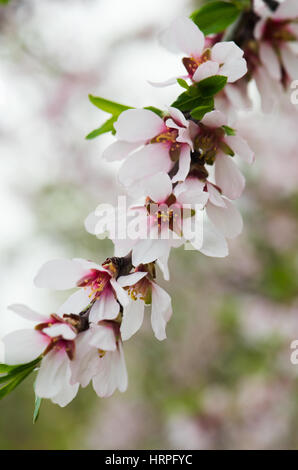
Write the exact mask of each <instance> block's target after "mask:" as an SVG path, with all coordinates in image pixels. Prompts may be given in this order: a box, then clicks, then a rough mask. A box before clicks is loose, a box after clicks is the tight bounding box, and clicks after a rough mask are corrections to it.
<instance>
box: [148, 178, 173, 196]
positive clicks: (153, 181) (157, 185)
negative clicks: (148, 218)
mask: <svg viewBox="0 0 298 470" xmlns="http://www.w3.org/2000/svg"><path fill="white" fill-rule="evenodd" d="M144 188H145V189H144V193H145V194H146V196H149V197H150V198H151V199H152V201H154V202H165V201H166V199H167V198H168V197H169V195H170V194H171V193H172V182H171V178H170V177H169V175H168V174H167V173H157V174H156V175H153V176H150V178H148V179H147V180H146V181H145V182H144Z"/></svg>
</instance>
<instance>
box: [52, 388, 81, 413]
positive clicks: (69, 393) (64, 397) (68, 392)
mask: <svg viewBox="0 0 298 470" xmlns="http://www.w3.org/2000/svg"><path fill="white" fill-rule="evenodd" d="M79 386H80V385H79V384H75V385H70V384H68V383H66V384H64V387H63V389H62V390H60V392H59V393H58V394H57V395H55V396H54V397H52V402H53V403H55V404H56V405H59V406H61V407H62V408H64V407H65V406H66V405H68V404H69V403H70V402H71V401H72V400H73V399H74V398H75V396H76V395H77V393H78V390H79Z"/></svg>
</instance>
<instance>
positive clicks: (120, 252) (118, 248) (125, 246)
mask: <svg viewBox="0 0 298 470" xmlns="http://www.w3.org/2000/svg"><path fill="white" fill-rule="evenodd" d="M113 243H114V255H115V256H119V257H121V256H126V255H127V254H128V253H129V252H130V251H131V250H132V248H133V246H134V245H135V243H136V240H130V239H129V238H127V239H124V240H118V239H117V240H113Z"/></svg>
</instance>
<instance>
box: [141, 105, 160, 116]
mask: <svg viewBox="0 0 298 470" xmlns="http://www.w3.org/2000/svg"><path fill="white" fill-rule="evenodd" d="M144 109H148V110H149V111H152V112H153V113H155V114H157V116H159V117H161V118H162V117H163V111H162V110H161V109H158V108H155V106H146V107H145V108H144Z"/></svg>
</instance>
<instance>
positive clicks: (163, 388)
mask: <svg viewBox="0 0 298 470" xmlns="http://www.w3.org/2000/svg"><path fill="white" fill-rule="evenodd" d="M198 4H199V2H197V5H198ZM140 5H141V8H140ZM194 5H195V2H190V1H189V2H188V1H182V0H179V1H178V0H164V1H163V2H162V3H161V2H159V1H158V0H151V1H150V2H147V1H141V2H140V1H136V0H127V1H125V2H124V1H123V0H72V1H66V0H65V1H62V2H61V1H57V0H54V1H53V0H51V1H50V0H43V1H40V0H39V1H37V0H28V1H25V2H18V1H17V0H15V1H14V0H12V1H11V2H10V3H9V5H7V6H5V7H4V6H0V39H1V41H0V54H1V57H0V69H1V73H0V77H1V78H0V87H1V89H0V91H1V93H0V95H1V98H0V99H1V104H2V106H1V108H2V113H1V114H2V118H1V121H0V135H1V142H0V147H1V162H0V165H1V176H0V177H1V185H0V187H1V188H0V193H1V201H2V204H3V210H2V219H3V229H2V231H1V232H2V233H1V266H2V272H1V300H0V302H1V313H0V315H1V326H0V336H2V335H4V334H5V333H7V332H8V331H11V330H12V329H15V328H17V327H19V326H20V322H19V320H18V319H17V318H15V317H14V315H13V314H12V313H10V314H9V313H8V312H7V310H6V306H7V305H9V304H10V303H14V302H23V303H28V304H29V305H30V306H31V307H32V308H35V309H37V310H38V309H41V310H43V311H45V312H51V311H54V310H55V308H56V307H57V305H59V303H61V302H62V301H63V299H64V298H65V296H66V294H65V293H63V292H62V293H58V294H57V293H53V292H50V291H47V292H41V291H39V290H38V289H35V288H34V287H33V286H32V278H33V277H34V274H35V273H36V271H37V269H38V268H39V266H40V265H41V264H42V263H43V262H45V261H46V260H48V259H51V258H55V257H60V256H66V257H85V258H88V259H93V260H95V261H99V262H100V261H101V260H103V259H105V258H106V257H107V256H110V255H111V253H112V244H111V243H110V242H109V241H108V240H104V241H100V240H97V239H96V238H95V237H92V236H91V235H89V234H88V233H86V232H85V230H84V225H83V221H84V218H85V217H86V216H87V215H88V213H89V212H91V210H93V209H94V208H95V207H96V205H97V204H98V203H99V202H114V201H115V200H116V196H117V194H120V193H121V188H120V187H119V186H118V185H117V181H116V176H115V175H116V168H117V166H116V165H115V166H114V167H112V168H110V166H108V165H105V164H104V162H102V161H101V158H100V154H101V152H102V150H103V149H104V147H105V146H106V145H107V144H108V143H109V142H110V141H111V140H112V138H111V137H109V136H104V137H102V138H101V139H96V140H94V141H90V142H88V141H85V140H84V136H85V135H86V134H87V133H88V132H90V131H91V130H92V129H94V128H96V127H98V126H99V125H100V123H101V122H103V121H104V119H105V116H104V114H103V113H101V112H100V111H99V110H97V109H96V108H94V107H92V105H91V104H90V103H89V102H88V98H87V96H88V93H92V94H95V95H96V94H97V95H101V96H105V97H107V98H110V99H115V100H116V101H120V102H124V103H126V104H130V105H132V106H138V105H139V106H146V105H155V106H159V107H163V106H164V105H166V104H168V103H169V102H171V100H172V101H173V98H174V97H175V95H176V94H177V93H178V88H176V87H175V86H174V87H171V88H169V89H165V90H160V89H152V88H151V87H150V86H149V85H148V84H147V82H146V80H147V79H151V80H154V79H156V80H162V79H166V78H168V77H169V76H174V75H175V74H176V73H177V68H179V64H178V65H177V62H178V61H177V58H176V57H175V56H171V54H168V53H167V52H165V51H162V50H160V48H159V46H158V44H157V41H156V35H157V33H158V31H159V30H160V29H162V28H163V27H165V26H166V25H167V24H168V23H169V22H170V21H171V19H173V18H175V17H176V16H177V15H179V14H189V13H190V12H191V11H192V10H193V9H194ZM252 93H255V91H254V90H252ZM256 101H258V100H257V99H256ZM288 101H289V100H288V98H287V97H284V98H283V99H282V102H281V104H280V107H279V108H278V109H277V110H276V111H275V113H274V114H273V115H271V116H266V118H265V117H264V116H263V115H262V114H261V113H260V111H259V109H258V105H256V106H255V109H254V110H252V111H249V112H246V113H244V114H243V115H241V116H239V123H238V125H239V127H240V129H241V131H242V133H243V135H244V136H246V137H247V138H248V139H249V141H250V144H251V146H252V147H253V148H254V149H255V151H256V160H257V161H256V164H255V165H254V167H253V168H251V169H249V171H247V168H245V170H246V176H247V186H246V190H245V193H244V195H243V197H242V199H241V201H240V209H241V211H242V213H243V217H244V222H245V228H244V232H243V234H242V235H241V236H240V237H239V238H238V239H237V240H233V241H232V242H231V243H230V252H231V253H230V256H229V257H228V258H226V259H218V260H216V259H212V258H207V257H205V256H204V255H201V254H200V253H197V252H192V251H184V250H183V248H182V249H178V250H176V251H174V252H172V256H171V259H170V272H171V281H170V282H169V283H165V282H164V281H161V283H162V285H163V286H164V287H165V288H166V289H167V290H168V292H169V293H170V294H171V296H172V301H173V307H174V315H173V317H172V319H171V321H170V323H169V325H168V328H167V335H168V339H167V340H166V341H164V342H158V341H157V340H156V339H155V338H154V336H153V333H152V331H151V327H150V321H149V320H150V319H149V315H147V316H146V321H145V323H144V325H143V328H142V330H141V331H140V332H139V333H138V334H137V335H136V336H134V337H133V338H132V339H131V340H130V341H128V342H127V343H125V354H126V360H127V368H128V372H129V388H128V391H127V392H126V393H125V394H120V393H116V394H115V395H114V396H113V397H112V398H109V399H104V400H102V399H99V398H97V397H96V395H95V393H94V392H93V390H92V389H91V387H88V388H87V389H84V390H80V392H79V395H78V397H77V398H76V399H75V400H74V401H73V402H72V403H71V404H70V405H69V406H67V407H66V408H64V409H61V408H59V407H58V406H55V405H53V404H52V403H51V402H48V401H44V402H43V403H42V406H41V414H40V417H39V420H38V422H37V423H36V424H35V425H33V424H32V413H33V408H34V394H33V390H32V382H33V378H29V379H27V380H26V382H24V384H23V385H22V386H20V387H19V388H18V389H17V390H15V391H14V392H13V393H12V394H11V395H10V396H8V397H6V398H5V399H4V400H3V401H1V402H0V448H1V449H141V448H142V449H162V448H166V449H172V448H174V449H177V448H178V449H253V448H255V449H285V448H291V449H296V448H297V447H298V380H297V378H298V366H295V365H292V364H291V362H290V355H291V349H290V344H291V342H292V340H294V339H298V251H297V247H298V236H297V233H298V230H297V226H298V190H297V183H298V166H297V158H298V154H297V143H298V142H297V130H296V129H297V123H298V118H297V109H295V107H294V106H293V105H291V104H290V103H289V102H288ZM296 108H297V107H296Z"/></svg>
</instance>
